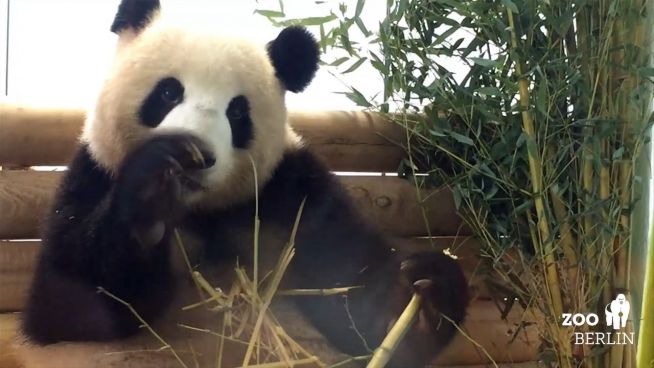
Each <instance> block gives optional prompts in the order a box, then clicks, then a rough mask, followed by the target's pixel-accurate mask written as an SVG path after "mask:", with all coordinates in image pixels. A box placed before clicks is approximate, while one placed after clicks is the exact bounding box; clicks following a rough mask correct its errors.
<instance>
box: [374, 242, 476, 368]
mask: <svg viewBox="0 0 654 368" xmlns="http://www.w3.org/2000/svg"><path fill="white" fill-rule="evenodd" d="M391 290H392V294H394V295H393V296H392V298H391V304H390V317H389V322H388V326H387V330H390V328H391V327H392V326H393V324H394V323H395V322H396V321H397V317H398V316H399V315H400V314H401V313H402V311H403V310H404V308H405V307H406V305H407V303H408V301H409V300H410V298H411V296H412V294H413V293H418V294H419V295H421V296H422V299H421V305H420V310H419V312H418V314H417V317H416V319H415V321H414V322H413V326H412V327H411V328H410V329H409V331H408V332H407V334H406V335H405V336H404V338H403V340H402V342H401V343H400V345H399V347H398V349H397V350H396V351H395V353H394V355H393V358H392V360H391V362H390V365H391V366H393V367H418V366H424V365H425V364H427V363H428V362H429V361H430V360H431V359H433V358H434V357H435V356H436V355H437V354H438V353H440V351H441V350H442V349H443V348H444V347H445V346H446V345H447V344H448V343H449V342H450V340H451V339H452V337H453V336H454V335H455V333H456V331H457V330H456V326H455V325H458V324H460V323H462V322H463V319H464V317H465V314H466V308H467V306H468V293H467V281H466V279H465V276H464V275H463V272H462V270H461V268H460V267H459V265H458V264H457V262H456V261H455V260H454V259H452V258H451V257H449V256H447V255H444V254H440V253H418V254H413V255H411V256H409V257H406V258H404V259H403V260H402V261H401V262H400V271H399V273H398V278H397V279H396V280H395V285H394V287H392V288H391Z"/></svg>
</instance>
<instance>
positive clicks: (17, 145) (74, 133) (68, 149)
mask: <svg viewBox="0 0 654 368" xmlns="http://www.w3.org/2000/svg"><path fill="white" fill-rule="evenodd" d="M289 119H290V122H291V125H292V126H293V127H294V128H295V129H296V130H297V131H298V133H300V134H301V135H302V136H303V137H304V138H305V140H306V142H308V144H309V145H310V146H311V147H312V148H313V149H314V151H315V152H316V153H318V154H319V155H320V156H321V157H322V158H323V159H324V160H325V162H326V163H327V164H328V166H329V167H330V168H331V169H332V170H334V171H369V172H395V171H396V170H397V167H398V165H399V163H400V160H401V159H402V158H403V157H404V156H405V153H404V149H403V148H402V147H400V146H398V144H402V143H403V142H405V141H406V137H405V133H404V130H403V129H402V128H401V127H400V126H398V125H396V124H393V123H391V122H388V121H386V120H385V119H383V118H382V117H381V116H380V115H377V114H373V113H370V112H363V111H350V112H348V111H327V112H291V113H290V116H289ZM83 121H84V111H83V110H80V109H56V108H39V107H29V106H15V105H7V104H4V105H3V104H0V132H2V134H0V166H19V167H20V166H39V165H40V166H57V165H59V166H64V165H66V164H67V163H68V162H69V160H70V158H71V157H72V155H73V153H74V150H75V147H76V142H77V137H78V135H79V134H80V131H81V127H82V124H83Z"/></svg>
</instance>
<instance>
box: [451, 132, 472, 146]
mask: <svg viewBox="0 0 654 368" xmlns="http://www.w3.org/2000/svg"><path fill="white" fill-rule="evenodd" d="M447 134H449V135H450V136H451V137H452V138H454V139H456V140H457V142H459V143H463V144H465V145H468V146H472V145H473V144H475V142H473V141H472V139H470V138H469V137H466V136H465V135H462V134H459V133H457V132H453V131H449V132H447Z"/></svg>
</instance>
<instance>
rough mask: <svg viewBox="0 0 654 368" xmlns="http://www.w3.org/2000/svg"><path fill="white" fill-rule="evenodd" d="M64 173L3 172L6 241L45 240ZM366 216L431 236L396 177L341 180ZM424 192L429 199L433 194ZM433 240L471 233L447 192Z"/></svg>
mask: <svg viewBox="0 0 654 368" xmlns="http://www.w3.org/2000/svg"><path fill="white" fill-rule="evenodd" d="M62 175H63V172H56V171H13V170H9V171H0V208H2V211H1V212H0V239H31V238H39V237H40V236H39V227H40V222H41V219H42V218H43V216H44V214H45V211H46V210H47V209H48V208H50V205H51V202H52V198H53V194H54V191H55V188H56V186H57V184H58V182H59V180H60V178H61V177H62ZM340 178H341V180H342V182H343V183H344V185H345V187H346V188H347V190H348V191H349V193H350V194H351V195H352V197H353V200H354V203H355V204H356V205H357V206H358V208H359V210H360V211H361V212H362V214H363V215H364V216H365V217H366V218H367V219H369V220H370V221H371V222H372V223H374V224H376V225H377V226H379V227H380V228H381V229H382V230H384V231H386V232H388V233H390V234H394V235H399V236H422V235H426V234H427V225H426V224H425V221H424V220H423V209H422V208H421V205H420V204H419V203H418V201H417V199H416V190H415V188H414V187H413V186H412V185H411V184H409V183H408V182H406V181H404V180H402V179H399V178H396V177H363V176H356V177H354V176H352V177H347V176H341V177H340ZM427 194H428V193H424V194H423V195H427ZM423 208H424V211H425V214H426V218H427V219H428V222H429V229H430V231H431V234H432V235H451V234H466V233H467V232H466V229H463V230H461V229H462V227H461V220H460V219H459V217H458V216H456V214H455V213H456V210H455V206H454V201H453V198H452V195H451V193H450V192H449V190H447V189H443V190H440V191H439V192H438V193H436V194H433V195H431V196H430V197H429V200H428V201H426V203H425V204H424V206H423Z"/></svg>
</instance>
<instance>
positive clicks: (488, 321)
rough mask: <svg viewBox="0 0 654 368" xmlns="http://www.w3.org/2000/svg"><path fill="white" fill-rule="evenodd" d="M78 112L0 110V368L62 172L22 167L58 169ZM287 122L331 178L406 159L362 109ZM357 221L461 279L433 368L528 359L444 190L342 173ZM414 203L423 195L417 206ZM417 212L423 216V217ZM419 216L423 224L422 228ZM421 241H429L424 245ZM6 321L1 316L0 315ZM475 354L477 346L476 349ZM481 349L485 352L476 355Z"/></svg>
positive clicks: (528, 348)
mask: <svg viewBox="0 0 654 368" xmlns="http://www.w3.org/2000/svg"><path fill="white" fill-rule="evenodd" d="M83 119H84V114H83V112H82V111H81V110H72V109H71V110H61V109H45V108H36V107H28V106H14V105H2V104H0V167H2V170H0V317H1V318H0V366H4V365H3V360H2V359H3V358H2V349H3V344H6V342H7V340H8V339H9V338H10V335H11V333H9V332H8V331H9V330H11V328H9V327H7V326H9V325H11V326H15V324H16V323H15V322H16V318H17V316H18V314H7V313H12V312H19V311H20V310H21V308H22V307H23V306H24V303H25V299H26V295H27V291H28V288H29V282H30V280H31V276H32V273H33V271H34V262H35V259H36V257H37V256H38V253H39V249H40V241H39V227H40V222H41V219H42V217H43V214H44V211H46V210H47V209H48V208H49V206H50V203H51V200H52V196H53V193H54V190H55V189H56V186H57V183H58V182H59V180H60V179H61V177H62V175H63V173H62V172H60V171H34V170H30V169H29V167H31V166H64V165H66V163H67V162H68V160H69V159H70V158H71V156H72V154H73V152H74V151H75V149H76V142H77V136H78V135H79V132H80V129H81V126H82V123H83ZM290 121H291V124H292V126H293V127H294V129H295V130H296V131H297V132H298V133H299V134H300V135H302V136H303V137H304V139H305V140H306V141H307V143H308V144H309V146H310V147H311V148H312V150H313V151H314V152H316V153H317V154H318V155H319V156H320V157H321V158H322V159H323V160H324V161H325V162H326V163H327V165H328V166H329V167H330V169H331V170H333V171H351V172H386V173H388V172H391V173H392V172H395V170H396V169H397V167H398V165H399V163H400V161H401V160H402V159H403V158H404V157H405V152H404V150H403V148H402V147H401V146H399V145H398V144H397V143H399V144H402V143H403V142H405V141H406V134H405V131H404V130H403V128H402V127H400V126H398V125H396V124H394V123H391V122H388V121H386V120H384V119H383V118H382V117H380V116H378V115H375V114H372V113H366V112H344V111H330V112H311V113H300V112H292V113H291V114H290ZM340 180H341V181H342V183H343V184H344V185H345V187H346V188H347V189H348V192H349V193H350V194H351V196H352V198H353V200H354V202H355V203H356V205H357V207H358V208H359V210H360V211H361V212H362V213H363V214H364V216H365V217H367V218H369V219H370V221H371V222H373V223H376V224H377V225H378V226H379V227H380V228H381V229H382V230H384V231H385V232H387V233H388V234H389V235H392V236H394V237H396V238H398V244H400V245H399V246H401V247H406V248H407V249H412V250H427V249H434V250H438V249H441V250H442V249H445V248H449V249H450V252H451V253H453V254H455V255H456V256H457V257H458V259H459V260H460V262H461V265H462V267H463V268H464V271H465V272H466V274H467V276H468V279H469V284H470V291H471V295H472V296H473V300H472V301H471V307H470V309H469V311H468V318H467V321H466V322H465V324H464V325H463V326H462V329H463V330H464V331H465V332H466V334H467V335H469V337H470V339H472V340H475V343H473V342H471V341H470V339H468V338H467V337H464V336H463V335H459V336H457V338H456V339H455V341H454V342H453V343H452V344H451V345H450V346H449V347H448V348H447V349H446V351H445V352H444V353H443V354H442V355H441V356H440V357H439V359H438V362H437V363H438V364H439V365H440V364H442V365H475V364H485V363H488V362H489V361H490V359H488V357H487V356H486V352H487V353H488V354H490V355H491V356H492V357H493V359H494V360H495V362H497V363H502V362H515V363H518V362H527V361H533V360H535V358H536V353H537V342H538V338H537V337H538V336H537V333H536V331H535V330H533V329H532V330H530V329H529V328H528V329H527V332H526V333H524V334H522V335H521V336H518V337H517V338H515V339H514V336H512V333H511V331H513V330H514V329H515V328H516V325H517V324H518V323H520V318H521V316H520V313H519V312H518V311H517V310H514V311H512V313H511V314H510V315H509V316H508V317H507V319H506V320H502V319H501V318H500V313H499V312H498V311H497V308H496V307H495V305H494V303H493V302H492V301H491V298H490V295H489V293H488V291H487V290H485V288H484V286H483V282H482V280H481V276H480V275H478V274H477V272H476V270H477V268H478V267H479V264H480V257H479V247H478V245H477V244H476V243H475V241H474V240H473V239H471V238H469V237H468V236H467V235H468V231H467V229H466V228H465V226H463V224H462V222H461V220H460V219H459V217H458V216H457V215H456V209H455V205H454V202H453V199H452V195H451V192H450V191H449V190H448V189H447V188H442V189H439V190H435V191H429V192H428V191H417V190H416V188H415V187H414V186H413V185H411V184H409V183H408V182H406V181H404V180H402V179H400V178H397V177H393V176H363V175H353V176H341V177H340ZM419 198H427V199H426V200H423V201H422V203H421V202H420V200H419ZM425 215H426V216H425ZM425 218H426V219H427V221H425ZM427 234H431V235H432V237H433V238H432V239H427V238H425V237H426V236H427ZM3 312H4V313H5V314H1V313H3ZM482 347H483V348H482ZM483 350H486V352H484V351H483Z"/></svg>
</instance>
